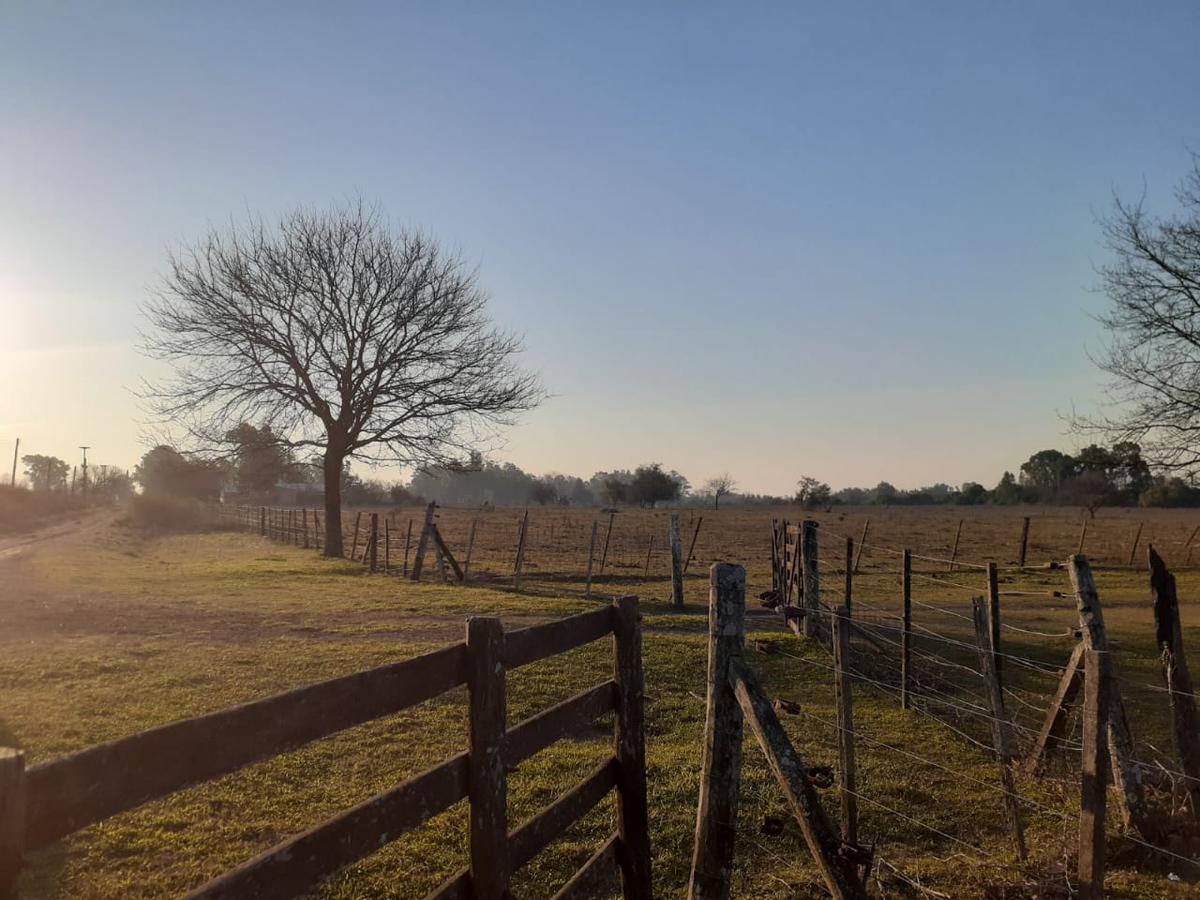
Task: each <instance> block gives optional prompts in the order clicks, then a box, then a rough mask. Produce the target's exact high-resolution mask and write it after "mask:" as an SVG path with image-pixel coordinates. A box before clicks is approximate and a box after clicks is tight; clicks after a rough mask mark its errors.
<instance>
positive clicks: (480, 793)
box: [467, 616, 509, 900]
mask: <svg viewBox="0 0 1200 900" xmlns="http://www.w3.org/2000/svg"><path fill="white" fill-rule="evenodd" d="M467 654H468V663H467V666H468V672H467V675H468V677H467V684H468V688H469V690H470V703H471V712H470V727H471V745H470V751H471V752H470V757H469V761H468V785H469V790H468V794H469V797H470V801H471V836H470V843H471V896H472V897H475V898H479V900H502V898H503V897H504V895H505V892H506V891H507V889H508V877H509V858H508V783H507V782H508V775H507V772H506V769H505V764H504V733H505V729H506V727H507V701H506V699H505V683H504V682H505V673H504V662H503V660H504V628H503V626H502V625H501V624H500V620H499V619H496V618H491V617H484V616H473V617H471V618H470V619H468V620H467Z"/></svg>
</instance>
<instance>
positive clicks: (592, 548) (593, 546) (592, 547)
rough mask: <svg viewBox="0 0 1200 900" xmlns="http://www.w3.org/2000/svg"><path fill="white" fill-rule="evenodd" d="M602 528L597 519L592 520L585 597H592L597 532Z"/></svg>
mask: <svg viewBox="0 0 1200 900" xmlns="http://www.w3.org/2000/svg"><path fill="white" fill-rule="evenodd" d="M599 528H600V523H599V522H598V521H596V520H595V519H593V520H592V540H591V542H590V543H589V544H588V561H587V586H586V587H585V588H584V589H583V595H584V596H585V597H590V596H592V561H593V560H594V559H595V558H596V532H597V530H598V529H599Z"/></svg>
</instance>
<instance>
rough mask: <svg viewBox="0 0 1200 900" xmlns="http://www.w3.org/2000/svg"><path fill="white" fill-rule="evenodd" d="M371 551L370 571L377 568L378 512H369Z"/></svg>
mask: <svg viewBox="0 0 1200 900" xmlns="http://www.w3.org/2000/svg"><path fill="white" fill-rule="evenodd" d="M369 540H370V541H371V552H370V561H371V562H370V566H371V571H372V572H375V571H377V570H378V569H379V513H371V537H370V538H369Z"/></svg>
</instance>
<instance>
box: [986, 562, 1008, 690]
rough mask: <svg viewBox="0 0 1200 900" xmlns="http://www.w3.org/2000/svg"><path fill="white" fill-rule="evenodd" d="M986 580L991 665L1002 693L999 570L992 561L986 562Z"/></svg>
mask: <svg viewBox="0 0 1200 900" xmlns="http://www.w3.org/2000/svg"><path fill="white" fill-rule="evenodd" d="M987 582H988V605H987V624H988V644H989V646H990V647H991V648H992V667H993V668H994V669H995V670H996V681H997V682H998V683H999V684H1000V690H1001V693H1002V694H1003V691H1004V671H1003V669H1002V664H1003V662H1004V660H1003V659H1002V658H1001V656H1000V571H999V568H998V567H997V566H996V564H995V563H994V562H990V563H988V567H987Z"/></svg>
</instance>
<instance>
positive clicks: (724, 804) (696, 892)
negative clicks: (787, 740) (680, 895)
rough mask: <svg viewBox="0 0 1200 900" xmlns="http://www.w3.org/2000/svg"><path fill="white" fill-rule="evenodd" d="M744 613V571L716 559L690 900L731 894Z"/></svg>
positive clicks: (739, 760) (739, 757) (738, 785)
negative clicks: (735, 672)
mask: <svg viewBox="0 0 1200 900" xmlns="http://www.w3.org/2000/svg"><path fill="white" fill-rule="evenodd" d="M745 615H746V570H745V569H743V568H742V567H741V566H735V565H729V564H728V563H715V564H714V565H713V566H712V568H711V569H710V571H709V595H708V691H707V694H708V696H707V702H706V704H705V719H704V756H703V761H702V763H701V768H700V800H699V805H698V809H697V813H696V836H695V847H694V852H693V853H692V874H691V879H690V881H689V884H688V897H689V898H690V900H727V898H728V897H729V891H730V878H731V876H732V874H733V849H734V840H735V838H736V835H737V815H738V795H739V792H740V790H741V783H742V724H743V723H742V708H741V706H740V705H739V704H738V700H737V697H736V696H735V695H734V690H733V686H732V685H731V684H730V673H731V671H732V667H733V664H734V662H735V661H737V660H740V659H741V656H742V650H743V646H744V644H745V635H746V621H745Z"/></svg>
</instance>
